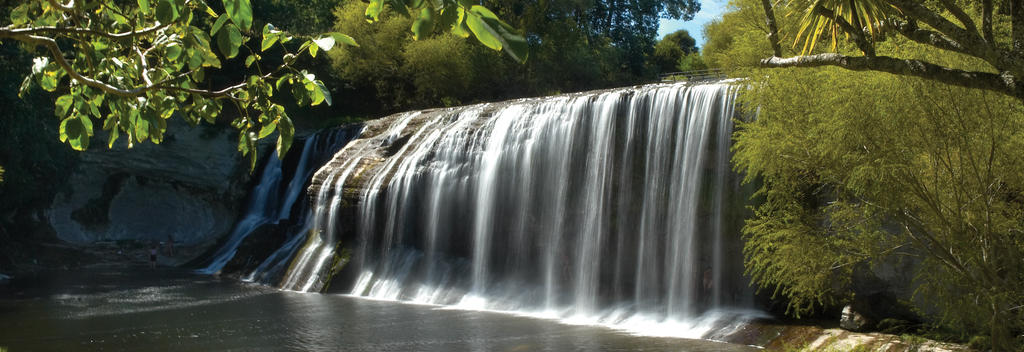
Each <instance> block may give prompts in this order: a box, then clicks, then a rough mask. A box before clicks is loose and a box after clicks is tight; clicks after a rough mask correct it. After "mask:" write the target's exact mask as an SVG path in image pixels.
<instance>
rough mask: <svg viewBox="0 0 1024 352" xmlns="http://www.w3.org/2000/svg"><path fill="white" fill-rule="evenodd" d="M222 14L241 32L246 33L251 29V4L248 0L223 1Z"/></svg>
mask: <svg viewBox="0 0 1024 352" xmlns="http://www.w3.org/2000/svg"><path fill="white" fill-rule="evenodd" d="M224 12H225V13H227V14H228V17H231V21H232V22H234V23H235V24H237V25H238V26H239V27H241V28H242V29H243V30H246V31H248V30H249V28H251V27H252V4H251V3H250V2H249V0H224Z"/></svg>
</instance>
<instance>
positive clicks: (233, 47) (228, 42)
mask: <svg viewBox="0 0 1024 352" xmlns="http://www.w3.org/2000/svg"><path fill="white" fill-rule="evenodd" d="M241 45H242V33H241V32H239V31H238V27H236V26H235V25H234V24H229V25H227V26H225V27H224V30H223V31H222V32H221V33H220V34H218V35H217V47H218V48H220V52H221V54H223V55H224V56H225V57H227V58H229V59H231V58H234V57H235V56H238V47H239V46H241Z"/></svg>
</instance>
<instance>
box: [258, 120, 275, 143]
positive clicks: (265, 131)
mask: <svg viewBox="0 0 1024 352" xmlns="http://www.w3.org/2000/svg"><path fill="white" fill-rule="evenodd" d="M275 130H277V124H275V123H273V122H271V123H267V124H264V125H263V128H260V134H259V138H260V139H263V138H265V137H266V136H269V135H270V134H271V133H274V131H275Z"/></svg>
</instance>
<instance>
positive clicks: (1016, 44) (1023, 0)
mask: <svg viewBox="0 0 1024 352" xmlns="http://www.w3.org/2000/svg"><path fill="white" fill-rule="evenodd" d="M1008 2H1009V3H1010V19H1011V23H1012V24H1011V27H1012V29H1011V34H1010V36H1011V37H1012V38H1011V40H1012V41H1013V45H1012V47H1013V53H1014V55H1016V56H1017V57H1020V56H1024V0H1009V1H1008Z"/></svg>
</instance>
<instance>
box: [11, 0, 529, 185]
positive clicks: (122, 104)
mask: <svg viewBox="0 0 1024 352" xmlns="http://www.w3.org/2000/svg"><path fill="white" fill-rule="evenodd" d="M386 3H387V5H388V6H389V7H391V8H392V9H394V10H395V11H398V12H400V13H408V12H409V11H411V10H412V11H415V12H418V13H419V17H418V18H417V21H416V24H414V25H413V28H412V31H413V32H414V33H415V34H416V35H417V36H422V35H424V34H426V33H428V32H429V30H430V29H431V28H432V27H433V26H434V25H435V24H436V25H438V26H442V27H444V26H450V27H451V28H452V31H453V32H454V33H457V34H462V35H464V36H468V35H469V34H470V33H472V34H473V35H475V36H476V37H477V39H479V40H480V41H481V42H483V43H484V44H485V45H487V46H488V47H490V48H493V49H496V50H503V51H505V52H507V53H509V55H511V56H513V57H514V58H516V59H518V60H520V61H523V60H525V59H526V47H525V40H523V39H522V37H521V36H519V35H517V34H516V33H515V31H514V29H513V28H512V27H511V26H509V25H507V24H505V23H504V22H502V21H501V20H499V19H498V18H497V17H496V16H495V15H494V14H493V13H491V12H490V11H489V10H487V9H486V8H483V7H481V6H476V5H472V4H470V3H468V2H465V1H459V2H456V1H454V0H452V1H387V2H386ZM222 4H223V11H218V10H217V9H215V8H213V7H211V6H210V5H209V4H208V3H207V2H206V1H203V0H137V1H136V3H134V4H131V3H128V4H126V3H125V2H123V1H113V0H72V1H70V2H67V3H61V2H59V1H57V0H31V1H26V2H23V3H22V4H20V5H18V6H17V7H16V8H14V10H12V11H11V14H10V21H11V22H10V24H8V25H6V26H4V27H0V40H15V41H19V42H22V43H24V44H27V45H28V47H29V48H36V47H39V48H43V49H44V50H45V55H44V56H40V57H37V58H36V59H35V60H34V64H33V65H32V73H31V74H30V75H29V76H28V77H26V79H25V81H24V83H23V84H22V88H21V91H22V92H25V91H26V89H28V87H29V86H30V85H31V84H33V83H34V84H37V85H39V86H40V87H41V88H43V89H44V90H47V91H51V92H58V93H59V94H61V95H60V96H59V97H58V98H57V99H56V103H55V106H56V115H57V117H58V118H60V119H61V123H60V128H59V133H60V140H61V141H62V142H66V143H68V144H69V145H70V146H71V147H72V148H74V149H75V150H85V149H86V148H88V147H89V143H90V138H91V137H92V136H93V135H94V134H95V132H96V130H97V129H103V130H105V131H108V134H109V138H108V141H107V145H108V147H109V146H113V145H114V143H115V142H117V141H118V140H119V139H120V138H121V136H122V135H124V137H125V138H126V140H127V143H128V146H129V147H131V146H132V145H134V144H135V143H141V142H146V141H150V142H152V143H160V142H162V141H163V138H164V133H165V131H166V129H167V123H166V120H167V119H169V118H171V117H173V116H175V115H178V116H181V117H182V118H184V119H185V120H186V121H188V122H189V123H190V124H193V125H195V124H198V123H199V122H201V121H206V122H209V123H213V122H214V121H215V120H216V119H217V117H218V116H220V115H222V109H223V108H224V107H225V106H234V108H235V109H234V110H236V111H237V117H235V118H234V119H233V121H232V126H233V127H235V128H236V129H238V130H239V137H238V149H239V150H240V151H241V152H242V153H243V154H246V155H249V156H250V162H251V164H250V165H252V166H255V162H256V158H257V155H256V141H257V140H259V139H262V138H266V137H268V136H271V135H272V134H275V132H276V134H277V152H278V156H279V157H283V155H284V154H285V153H286V152H287V150H288V149H289V148H290V146H291V142H292V138H293V136H294V133H295V129H294V126H293V124H292V121H291V119H290V118H289V117H288V114H287V113H286V112H285V109H284V107H283V106H282V105H281V103H280V102H281V100H280V99H282V98H283V96H284V94H281V93H282V92H286V93H287V95H290V98H291V99H293V100H294V101H295V102H297V103H298V105H299V106H315V105H319V104H321V103H325V102H326V103H327V104H331V102H332V99H331V95H330V92H329V91H328V90H327V88H326V87H325V85H324V83H323V82H322V81H320V80H319V79H317V77H316V76H315V75H313V74H312V73H310V72H308V71H305V70H300V69H298V68H296V67H295V65H294V64H295V62H296V60H297V59H298V58H299V57H300V56H302V55H307V54H308V55H309V56H312V57H316V55H317V54H318V53H319V52H320V51H330V50H332V49H333V48H335V47H339V46H342V45H347V46H357V44H356V41H355V40H354V39H353V38H351V37H349V36H347V35H345V34H341V33H326V34H323V35H316V36H302V35H294V34H291V33H289V32H286V31H283V30H281V29H279V28H277V27H275V26H274V25H272V24H269V23H268V24H265V25H263V26H262V27H260V28H257V27H255V26H254V18H253V12H252V5H251V3H250V0H224V1H223V3H222ZM384 7H385V2H383V1H371V2H370V4H369V5H368V6H367V11H366V15H367V18H368V19H375V18H377V16H379V15H380V13H381V12H382V11H383V10H384ZM434 19H436V21H435V20H434ZM435 22H436V23H435ZM268 53H274V54H273V55H272V56H276V55H282V56H281V57H280V58H277V57H275V58H274V59H273V60H265V56H266V55H270V54H268ZM242 65H244V67H245V68H244V69H241V68H240V66H242ZM225 66H231V69H232V70H241V71H244V76H243V78H241V79H239V81H237V82H235V83H233V84H223V83H220V84H218V83H219V82H213V81H214V80H212V79H210V77H211V76H213V75H215V74H216V73H217V72H218V71H220V70H221V69H226V68H227V67H225ZM275 93H277V94H276V95H275ZM94 122H95V124H94ZM96 124H98V125H99V126H96Z"/></svg>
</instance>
